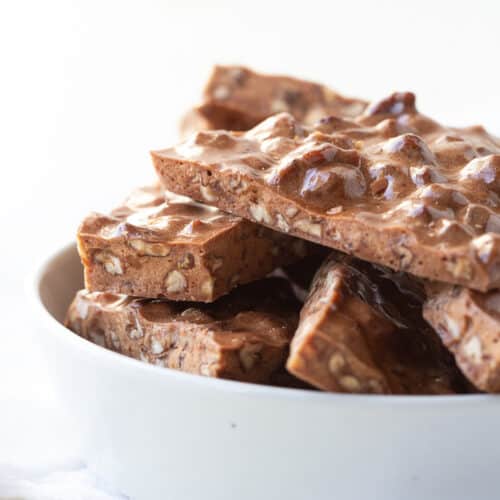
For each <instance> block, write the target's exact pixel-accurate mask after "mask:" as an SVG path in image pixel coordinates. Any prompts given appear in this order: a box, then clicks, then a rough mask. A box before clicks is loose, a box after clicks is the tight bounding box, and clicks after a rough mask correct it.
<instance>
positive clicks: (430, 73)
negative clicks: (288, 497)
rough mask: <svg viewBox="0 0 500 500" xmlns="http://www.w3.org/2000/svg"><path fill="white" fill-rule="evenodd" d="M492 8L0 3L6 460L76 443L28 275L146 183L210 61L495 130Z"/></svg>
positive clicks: (496, 60) (499, 88) (0, 409)
mask: <svg viewBox="0 0 500 500" xmlns="http://www.w3.org/2000/svg"><path fill="white" fill-rule="evenodd" d="M499 5H500V4H499V3H498V2H495V1H493V0H492V1H479V0H476V1H474V2H470V1H469V2H459V1H458V0H455V1H453V2H451V1H450V2H438V1H437V0H436V1H433V2H426V1H424V0H421V1H418V2H415V1H412V2H404V1H402V0H399V1H382V0H378V1H371V2H359V1H352V0H351V1H348V0H344V1H342V2H334V1H331V0H330V1H325V2H316V1H312V0H309V1H307V2H304V1H301V2H291V1H289V2H279V3H278V2H274V3H273V2H271V1H266V2H258V1H251V2H248V1H247V2H245V3H238V2H236V1H232V2H217V1H213V0H212V1H206V2H202V1H199V2H195V1H184V2H167V1H163V2H162V1H153V0H143V1H140V2H126V1H121V2H118V1H116V2H110V1H84V0H81V1H80V2H74V1H73V2H72V1H60V2H58V1H54V0H46V1H44V2H35V1H31V2H30V1H27V2H26V1H19V2H15V1H5V0H1V3H0V172H1V182H0V249H1V250H0V252H1V254H0V255H1V259H0V298H1V300H0V308H1V316H0V317H1V323H0V324H1V329H0V335H1V342H0V405H1V406H0V462H1V461H2V460H4V461H5V460H11V461H12V460H14V459H15V458H16V459H17V458H18V457H19V458H20V459H21V458H22V457H28V458H30V459H33V457H35V456H37V455H38V454H40V453H42V454H45V455H47V454H50V455H51V456H52V455H53V456H55V457H56V458H57V457H58V456H62V455H63V454H64V453H71V452H72V451H71V447H72V446H73V444H72V443H73V438H74V436H72V435H71V426H70V425H69V424H68V423H66V422H65V421H64V417H63V416H62V415H63V413H62V412H60V411H59V409H58V401H57V397H56V395H55V394H54V392H53V390H52V386H51V384H50V381H49V379H48V377H47V370H46V366H45V365H44V362H43V358H42V357H41V355H40V354H39V352H38V347H37V345H36V342H35V343H34V342H33V339H32V338H31V337H30V333H31V327H30V321H31V318H30V310H29V307H28V306H27V305H26V302H25V299H24V296H23V282H24V280H25V278H26V275H27V274H28V273H29V271H30V270H31V269H32V268H33V266H35V265H36V263H37V262H38V261H39V260H40V259H41V258H42V257H43V256H44V255H45V254H47V253H48V252H51V251H53V250H55V249H57V248H58V246H59V245H61V244H62V243H64V242H67V241H69V240H71V239H72V238H74V234H75V231H76V228H77V225H78V223H79V221H80V219H81V218H82V216H84V214H85V213H86V212H87V211H89V210H96V209H99V210H105V209H107V208H110V207H111V206H113V205H114V204H115V203H116V202H117V201H119V200H120V199H121V198H122V197H123V196H124V195H125V194H126V193H127V191H128V190H129V189H130V188H131V187H133V186H134V185H137V184H142V183H146V182H148V180H149V179H152V178H153V172H152V167H151V165H150V161H149V156H148V151H149V150H150V149H154V148H159V147H162V146H166V145H168V144H170V143H171V142H172V141H175V140H176V126H177V121H178V118H179V116H180V115H181V113H182V112H183V111H184V110H186V109H187V108H188V107H189V106H190V105H192V104H193V103H195V102H196V101H197V99H198V98H199V95H200V90H201V87H202V85H203V82H204V79H205V78H206V76H207V74H208V72H209V69H210V67H211V65H212V64H214V63H216V62H218V63H240V64H247V65H250V66H252V67H254V68H255V69H258V70H261V71H266V72H282V73H289V74H293V75H296V76H301V77H306V78H309V79H313V80H319V81H322V82H324V83H327V84H329V85H330V86H332V87H333V88H336V89H338V90H340V91H342V92H344V93H346V94H350V95H354V96H362V97H365V98H376V97H381V96H382V95H384V94H386V93H389V92H391V91H393V90H413V91H415V92H416V93H417V95H418V104H419V107H420V109H421V110H423V111H424V112H426V113H428V114H431V115H433V116H434V117H436V118H438V119H440V120H443V121H445V122H447V123H449V124H454V125H467V124H473V123H483V124H485V125H486V126H487V127H488V128H490V129H491V131H492V132H494V133H496V134H497V135H500V29H499V22H500V8H499ZM52 414H54V415H55V417H54V418H55V419H56V420H55V421H46V419H45V417H44V416H47V415H52ZM47 442H50V443H51V445H50V446H49V447H46V446H45V443H47ZM41 443H42V444H41ZM40 450H41V451H40Z"/></svg>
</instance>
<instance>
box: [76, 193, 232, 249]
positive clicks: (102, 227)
mask: <svg viewBox="0 0 500 500" xmlns="http://www.w3.org/2000/svg"><path fill="white" fill-rule="evenodd" d="M238 223H241V218H240V217H237V216H233V215H230V214H226V213H224V212H222V211H220V210H218V209H217V208H213V207H209V206H207V205H202V204H201V203H196V202H195V201H193V200H192V199H190V198H187V197H185V196H179V195H176V194H173V193H169V192H164V191H163V190H162V189H161V188H160V187H159V186H151V187H143V188H140V189H136V190H135V191H134V192H133V193H132V194H131V195H130V196H129V197H128V198H127V199H126V200H125V202H124V203H123V204H122V205H121V206H119V207H118V208H116V209H115V210H113V211H112V212H111V214H110V215H103V214H99V213H94V214H92V215H91V216H89V217H87V218H86V219H85V220H84V222H83V224H82V225H81V226H80V229H79V234H80V235H95V236H99V237H101V238H104V239H112V238H116V237H118V236H127V237H128V238H131V239H133V238H137V239H139V238H140V239H141V240H145V241H148V242H151V243H153V244H154V243H155V242H158V243H160V242H163V241H168V242H169V243H172V244H175V243H183V242H184V243H193V244H196V243H199V244H202V243H204V242H205V241H207V240H210V239H211V238H213V237H215V236H216V235H218V234H220V233H221V232H224V231H227V230H228V229H229V228H231V227H233V226H234V225H236V224H238Z"/></svg>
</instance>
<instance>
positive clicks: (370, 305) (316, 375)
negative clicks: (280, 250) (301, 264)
mask: <svg viewBox="0 0 500 500" xmlns="http://www.w3.org/2000/svg"><path fill="white" fill-rule="evenodd" d="M398 278H399V279H401V280H405V279H406V278H405V276H401V277H397V276H395V275H394V273H391V272H388V271H387V270H383V269H378V268H375V267H374V266H372V265H370V264H368V263H363V262H360V261H356V260H355V259H353V258H352V257H347V256H340V255H338V254H332V255H331V256H330V257H329V258H328V259H327V260H326V261H325V263H324V264H323V265H322V267H321V268H320V269H319V271H318V273H317V274H316V276H315V278H314V280H313V284H312V287H311V290H310V293H309V296H308V298H307V300H306V302H305V304H304V307H303V308H302V311H301V314H300V322H299V327H298V329H297V332H296V334H295V336H294V338H293V340H292V344H291V349H290V357H289V358H288V362H287V369H288V370H289V371H290V372H291V373H292V374H294V375H295V376H296V377H298V378H300V379H302V380H305V381H307V382H309V383H310V384H312V385H314V386H316V387H318V388H320V389H323V390H326V391H332V392H353V393H396V394H448V393H456V392H461V391H464V390H465V388H466V385H467V384H466V383H465V380H464V379H463V377H462V375H461V374H460V372H459V371H458V369H457V368H456V366H455V364H454V362H453V358H452V357H451V355H450V353H449V352H448V351H447V350H446V349H445V348H444V346H443V345H442V344H441V342H440V340H439V337H438V336H437V335H436V333H435V332H434V331H433V330H432V329H431V328H430V327H429V326H428V325H427V324H426V323H425V321H424V320H423V318H422V315H421V298H420V294H421V290H420V289H419V287H418V285H417V284H416V283H415V282H413V281H411V280H409V281H407V282H404V281H400V282H397V281H396V280H397V279H398Z"/></svg>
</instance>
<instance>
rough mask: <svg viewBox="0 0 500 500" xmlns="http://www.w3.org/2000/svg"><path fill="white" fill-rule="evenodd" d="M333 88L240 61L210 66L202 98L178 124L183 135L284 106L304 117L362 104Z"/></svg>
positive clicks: (240, 123)
mask: <svg viewBox="0 0 500 500" xmlns="http://www.w3.org/2000/svg"><path fill="white" fill-rule="evenodd" d="M366 104H367V103H366V102H365V101H362V100H361V99H350V98H347V97H344V96H342V95H340V94H337V93H336V92H334V91H333V90H331V89H329V88H327V87H325V86H323V85H320V84H318V83H313V82H309V81H305V80H299V79H297V78H290V77H288V76H275V75H263V74H259V73H255V72H253V71H251V70H249V69H248V68H244V67H241V66H215V67H214V69H213V71H212V74H211V76H210V78H209V80H208V82H207V84H206V87H205V90H204V93H203V102H202V104H201V105H200V106H198V107H196V108H195V109H193V110H192V111H191V112H189V113H188V114H187V115H186V117H185V118H184V120H183V122H182V124H181V132H182V134H183V135H186V134H187V133H188V132H191V131H198V130H213V129H225V130H248V129H249V128H251V127H254V126H255V125H257V124H258V123H260V122H261V121H262V120H264V119H266V118H268V117H269V116H271V115H274V114H276V113H278V112H281V111H287V112H289V113H291V114H292V115H293V116H295V117H296V118H297V119H298V120H300V121H302V122H304V123H313V122H315V121H316V120H318V119H320V118H323V117H324V116H328V115H331V114H338V115H340V116H344V117H353V116H357V115H358V114H359V113H361V112H362V111H363V109H364V108H365V107H366Z"/></svg>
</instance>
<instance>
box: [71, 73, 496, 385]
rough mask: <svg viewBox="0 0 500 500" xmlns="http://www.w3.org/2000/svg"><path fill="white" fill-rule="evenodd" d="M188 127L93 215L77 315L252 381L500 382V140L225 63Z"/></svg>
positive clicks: (394, 103) (156, 356) (180, 360)
mask: <svg viewBox="0 0 500 500" xmlns="http://www.w3.org/2000/svg"><path fill="white" fill-rule="evenodd" d="M181 135H182V137H183V142H181V143H179V144H178V145H176V146H174V147H170V148H167V149H163V150H158V151H154V152H152V159H153V164H154V167H155V169H156V172H157V174H158V184H156V185H154V186H149V187H144V188H140V189H137V190H136V191H134V192H133V193H132V194H131V195H130V196H129V197H128V198H127V199H126V200H125V201H124V202H123V203H122V204H121V205H119V206H118V207H117V208H116V209H115V210H113V211H112V212H111V213H110V214H99V213H92V214H90V215H89V216H88V217H86V219H85V220H84V221H83V223H82V224H81V226H80V228H79V231H78V250H79V253H80V256H81V259H82V263H83V265H84V269H85V285H86V289H85V290H82V291H80V292H78V294H77V295H76V297H75V299H74V301H73V303H72V305H71V306H70V308H69V311H68V315H67V320H66V323H67V325H68V327H69V328H70V329H72V330H73V331H75V332H76V333H78V334H79V335H81V336H82V337H84V338H86V339H88V340H91V341H92V342H95V343H98V344H101V345H103V346H105V347H107V348H109V349H113V350H115V351H117V352H120V353H122V354H125V355H128V356H131V357H134V358H137V359H141V360H144V361H146V362H149V363H153V364H156V365H160V366H163V367H168V368H174V369H178V370H182V371H186V372H190V373H196V374H201V375H206V376H212V377H221V378H226V379H233V380H239V381H244V382H254V383H264V384H272V385H285V386H292V387H303V388H306V387H310V388H316V389H321V390H325V391H333V392H347V393H381V394H456V393H469V392H477V391H486V392H500V343H499V340H500V292H499V291H497V289H499V288H500V139H498V138H496V137H494V136H492V135H490V134H489V133H488V132H486V131H485V130H484V128H482V127H480V126H474V127H469V128H453V127H447V126H443V125H441V124H439V123H437V122H436V121H434V120H433V119H431V118H429V117H427V116H425V115H423V114H421V113H420V112H419V111H418V110H417V107H416V103H415V96H414V95H413V94H412V93H409V92H404V93H394V94H392V95H390V96H389V97H387V98H385V99H382V100H380V101H377V102H373V103H369V102H366V101H364V100H361V99H354V98H347V97H344V96H342V95H340V94H338V93H337V92H335V91H333V90H331V89H329V88H326V87H325V86H323V85H319V84H316V83H312V82H308V81H303V80H298V79H295V78H290V77H283V76H269V75H261V74H258V73H255V72H253V71H251V70H249V69H247V68H243V67H232V66H230V67H223V66H220V67H216V68H215V69H214V71H213V73H212V75H211V77H210V79H209V81H208V83H207V85H206V88H205V91H204V95H203V101H202V103H201V104H200V105H199V106H197V107H195V108H194V109H193V110H191V111H190V112H189V113H188V114H187V115H186V116H185V117H184V119H183V120H182V124H181Z"/></svg>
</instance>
